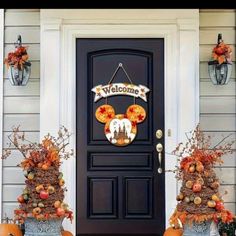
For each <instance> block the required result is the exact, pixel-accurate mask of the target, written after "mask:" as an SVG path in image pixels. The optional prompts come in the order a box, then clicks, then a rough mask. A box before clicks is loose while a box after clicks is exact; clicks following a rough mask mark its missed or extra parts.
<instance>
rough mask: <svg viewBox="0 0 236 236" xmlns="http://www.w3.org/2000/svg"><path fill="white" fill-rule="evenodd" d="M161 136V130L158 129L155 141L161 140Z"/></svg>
mask: <svg viewBox="0 0 236 236" xmlns="http://www.w3.org/2000/svg"><path fill="white" fill-rule="evenodd" d="M162 136H163V132H162V130H161V129H158V130H157V131H156V137H157V139H161V138H162Z"/></svg>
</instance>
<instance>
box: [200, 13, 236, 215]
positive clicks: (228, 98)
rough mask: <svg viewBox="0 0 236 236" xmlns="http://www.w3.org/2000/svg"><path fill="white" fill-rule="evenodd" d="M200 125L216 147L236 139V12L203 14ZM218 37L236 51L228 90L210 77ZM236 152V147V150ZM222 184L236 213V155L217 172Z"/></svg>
mask: <svg viewBox="0 0 236 236" xmlns="http://www.w3.org/2000/svg"><path fill="white" fill-rule="evenodd" d="M199 32H200V36H199V41H200V123H201V127H202V128H203V129H204V131H206V133H207V134H210V135H211V136H213V144H217V143H218V142H219V141H220V140H221V139H222V137H225V136H227V135H229V134H231V133H232V134H233V135H232V137H231V138H232V139H236V76H235V45H236V11H235V10H233V9H228V10H220V9H218V10H207V9H204V10H200V31H199ZM218 33H222V37H223V40H224V42H225V43H226V44H229V45H230V46H231V48H232V49H233V73H232V77H231V80H230V82H229V83H228V84H227V85H224V86H217V85H213V84H212V83H211V81H210V78H209V75H208V66H207V62H208V61H209V60H210V59H211V51H212V49H213V47H214V46H215V45H216V43H217V36H218ZM233 148H234V149H236V145H234V147H233ZM216 172H217V174H218V176H219V178H220V180H221V184H222V186H221V192H222V193H224V191H225V190H227V191H228V194H227V195H225V196H224V197H223V198H224V201H225V202H226V207H228V209H229V210H232V211H234V213H235V208H236V207H235V206H236V205H235V203H236V197H235V196H236V176H235V175H236V153H233V154H230V155H227V156H225V157H224V164H223V166H222V168H216Z"/></svg>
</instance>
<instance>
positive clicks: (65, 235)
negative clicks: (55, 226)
mask: <svg viewBox="0 0 236 236" xmlns="http://www.w3.org/2000/svg"><path fill="white" fill-rule="evenodd" d="M61 235H62V236H73V234H72V233H71V232H69V231H66V230H63V231H61Z"/></svg>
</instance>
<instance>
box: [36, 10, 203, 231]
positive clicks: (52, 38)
mask: <svg viewBox="0 0 236 236" xmlns="http://www.w3.org/2000/svg"><path fill="white" fill-rule="evenodd" d="M99 12H100V11H93V10H90V11H89V10H86V11H85V10H69V11H68V14H67V13H66V11H65V10H53V11H51V10H41V37H42V41H41V50H42V54H41V113H40V132H41V136H43V135H44V134H45V133H48V132H52V133H56V131H57V129H58V127H59V125H60V124H62V125H65V126H66V127H67V128H68V129H69V130H71V131H72V132H74V134H73V136H72V138H71V142H70V148H74V149H75V144H76V140H75V137H76V134H75V122H76V121H75V114H76V110H75V101H76V99H75V95H76V88H75V79H76V74H75V68H76V67H75V66H76V61H75V58H76V57H75V47H76V44H75V40H76V38H99V37H100V38H102V37H105V38H123V37H126V38H164V41H165V133H166V136H165V144H166V146H165V148H166V152H167V153H170V152H171V151H172V150H173V149H174V148H175V146H176V144H177V143H178V142H179V141H181V139H180V138H182V137H183V134H184V132H186V131H189V130H191V129H193V128H194V127H195V125H196V123H197V122H198V120H199V113H198V111H199V96H198V93H199V92H198V89H199V88H198V82H199V77H198V63H199V62H198V47H199V46H198V40H199V39H198V31H199V29H198V22H199V15H198V11H197V10H189V11H188V10H187V11H186V10H176V11H174V10H173V11H172V12H171V14H170V13H169V14H168V12H167V11H165V10H152V11H151V13H152V14H151V15H150V14H149V10H143V11H141V12H142V16H141V15H139V11H138V12H136V11H135V10H126V11H119V10H117V11H113V12H112V13H114V14H111V13H110V12H109V11H105V12H104V11H103V14H101V13H99ZM96 13H97V14H98V15H99V16H98V15H96ZM118 13H119V14H118ZM122 13H123V14H124V15H122ZM173 13H175V14H173ZM100 14H101V15H100ZM143 14H145V15H148V16H149V18H148V19H147V18H145V17H143ZM114 16H116V17H117V21H115V20H114ZM139 16H141V17H139ZM158 16H160V19H159V18H158ZM116 17H115V18H116ZM185 17H186V18H185ZM55 19H56V20H55ZM56 22H57V23H56ZM58 22H59V26H58ZM55 25H57V26H55ZM184 36H187V38H184ZM183 42H184V43H185V44H184V45H182V43H183ZM186 43H187V45H186ZM187 49H192V51H191V52H193V53H192V54H191V55H188V56H189V59H187V57H186V55H185V54H184V53H186V50H187ZM52 54H53V57H54V59H55V60H54V61H53V60H51V59H49V58H52ZM185 57H186V58H185ZM184 58H185V59H184ZM55 61H56V62H55ZM189 61H191V63H193V64H192V65H191V70H189V69H188V62H189ZM56 63H60V66H57V65H55V64H56ZM49 71H50V72H49ZM58 86H59V87H58ZM186 87H187V89H188V91H189V92H191V93H192V94H193V96H192V97H191V98H190V99H188V102H189V105H188V106H187V107H185V106H184V104H182V102H183V99H184V95H183V94H184V91H185V90H186ZM180 93H182V94H180ZM49 100H52V101H53V102H54V106H53V107H50V106H52V105H53V104H52V102H51V104H48V102H50V101H49ZM185 100H186V98H185ZM190 105H191V106H190ZM189 107H191V112H189V110H188V109H189ZM184 115H185V116H186V117H189V119H188V122H187V123H186V120H185V119H183V117H184ZM169 129H170V130H171V136H168V135H167V134H168V130H169ZM75 162H76V159H75V158H74V159H70V160H68V161H65V162H64V164H63V166H62V168H63V171H64V173H65V180H66V186H67V188H68V193H69V194H67V195H66V200H67V202H69V203H70V205H71V206H72V208H73V209H74V210H75V207H76V205H75V200H76V178H75V176H76V170H75V166H76V165H75ZM165 163H166V169H174V168H175V165H176V158H175V157H173V156H171V155H169V154H166V157H165ZM165 185H166V190H168V191H166V193H165V198H166V226H168V219H169V217H170V214H171V213H172V212H173V211H174V208H175V206H176V200H175V196H176V194H177V191H178V186H177V182H176V179H175V176H174V174H173V173H169V172H167V173H166V181H165ZM78 214H79V212H78ZM78 223H79V222H78ZM75 224H76V222H75V221H73V224H70V223H67V222H66V223H65V228H66V229H68V230H71V231H72V232H73V233H75V228H76V227H75Z"/></svg>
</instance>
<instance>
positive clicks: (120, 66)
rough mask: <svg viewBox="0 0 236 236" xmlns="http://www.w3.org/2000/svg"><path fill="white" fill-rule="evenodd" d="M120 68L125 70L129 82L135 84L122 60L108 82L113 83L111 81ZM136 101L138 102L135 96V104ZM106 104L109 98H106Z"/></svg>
mask: <svg viewBox="0 0 236 236" xmlns="http://www.w3.org/2000/svg"><path fill="white" fill-rule="evenodd" d="M119 69H122V70H123V72H124V73H125V75H126V77H127V79H128V80H129V82H130V83H131V84H133V82H132V80H131V78H130V77H129V75H128V73H127V71H126V70H125V68H124V66H123V63H121V62H120V63H119V64H118V66H117V68H116V69H115V71H114V73H113V75H112V76H111V79H110V80H109V82H108V84H111V82H112V81H113V80H114V78H115V76H116V74H117V72H118V71H119ZM135 103H136V98H135V97H134V104H135ZM106 104H107V98H106Z"/></svg>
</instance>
